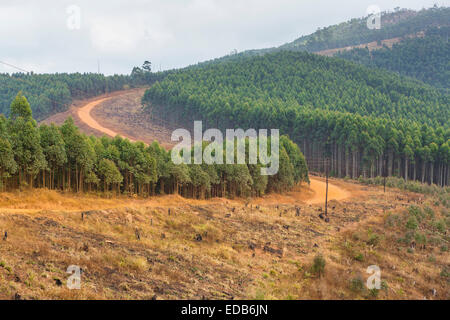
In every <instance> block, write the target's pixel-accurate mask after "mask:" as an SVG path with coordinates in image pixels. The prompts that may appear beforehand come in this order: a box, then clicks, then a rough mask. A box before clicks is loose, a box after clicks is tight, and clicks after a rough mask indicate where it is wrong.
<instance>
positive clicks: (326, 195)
mask: <svg viewBox="0 0 450 320" xmlns="http://www.w3.org/2000/svg"><path fill="white" fill-rule="evenodd" d="M325 175H326V185H327V189H326V191H325V217H326V216H328V158H326V159H325Z"/></svg>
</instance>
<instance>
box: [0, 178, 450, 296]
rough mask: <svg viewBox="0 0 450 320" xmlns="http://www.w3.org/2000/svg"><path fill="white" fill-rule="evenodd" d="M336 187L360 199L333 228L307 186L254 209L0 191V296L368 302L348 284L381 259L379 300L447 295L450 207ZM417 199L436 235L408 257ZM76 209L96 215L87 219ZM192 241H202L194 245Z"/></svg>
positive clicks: (337, 213)
mask: <svg viewBox="0 0 450 320" xmlns="http://www.w3.org/2000/svg"><path fill="white" fill-rule="evenodd" d="M334 183H335V184H337V185H339V186H341V187H342V188H345V189H346V190H348V192H350V193H351V194H352V196H353V199H349V200H343V201H340V202H338V201H331V202H330V208H331V212H332V213H331V216H330V217H331V222H330V223H329V224H327V223H325V222H323V221H322V220H320V219H319V217H318V213H319V209H320V207H321V206H320V205H307V204H305V203H304V202H301V201H300V200H298V199H301V198H298V197H302V196H304V195H305V194H306V193H305V190H301V193H295V192H294V193H291V194H287V195H283V196H280V195H272V196H269V197H267V198H264V199H257V200H255V201H254V202H253V203H252V204H251V205H249V206H248V207H246V206H245V204H244V202H243V201H242V200H224V199H214V200H212V201H193V200H186V199H182V198H179V197H176V196H164V197H157V198H153V199H150V200H140V199H130V198H120V199H104V198H98V197H96V196H76V195H62V194H59V193H56V192H50V191H43V190H40V191H35V192H24V193H14V194H11V193H9V194H1V195H0V207H1V208H2V209H0V230H1V231H3V230H7V231H8V235H9V236H8V239H7V240H6V241H2V242H1V243H0V298H3V299H10V298H14V297H17V298H18V297H19V296H20V298H24V299H35V298H41V299H42V298H51V299H54V298H57V299H104V298H107V299H108V298H118V299H130V298H137V299H150V298H152V297H154V296H155V295H156V298H157V299H182V298H193V299H201V298H208V299H232V298H234V299H242V298H250V299H255V298H256V299H262V298H264V299H291V298H292V299H298V298H303V299H322V298H331V299H359V298H368V299H373V298H374V297H373V296H372V295H371V294H370V292H368V291H367V290H366V289H363V290H360V291H359V290H358V286H356V287H355V285H353V286H352V285H351V283H352V280H353V283H358V281H356V280H354V279H358V277H359V276H361V277H362V279H363V280H364V281H363V282H364V283H365V279H367V277H368V275H367V274H366V268H367V266H369V265H373V264H376V265H378V266H380V268H381V270H382V280H384V281H385V282H384V283H383V285H386V286H387V289H384V290H381V291H380V292H379V293H378V298H385V299H399V298H401V299H422V298H424V297H426V298H430V299H431V298H432V299H449V298H450V296H449V295H448V293H449V292H450V290H449V288H450V287H449V282H448V273H447V278H445V277H444V274H442V275H441V273H442V271H443V270H444V268H445V266H446V264H448V252H443V251H441V249H440V248H441V247H443V246H445V245H447V246H448V242H449V238H448V224H447V227H446V228H445V230H444V232H447V235H445V234H444V233H443V232H440V231H437V230H436V229H435V227H433V225H434V224H432V222H431V221H433V220H434V221H439V220H441V219H443V218H444V214H446V215H447V223H448V209H444V208H443V207H442V206H440V205H439V203H437V202H436V201H435V200H434V198H432V197H429V196H426V197H424V196H421V195H418V194H413V193H406V192H402V191H398V190H389V192H388V193H387V194H386V196H385V195H383V193H382V190H381V189H380V188H379V187H374V186H371V187H363V186H360V185H355V184H351V183H346V182H342V181H334ZM414 203H415V204H417V205H419V206H420V207H423V206H425V205H428V206H430V208H432V209H433V211H434V213H435V215H436V216H435V217H434V218H424V220H423V222H422V223H421V225H420V227H419V228H420V232H424V233H427V232H430V235H429V236H428V237H429V239H430V240H429V242H428V244H427V246H426V248H425V249H419V247H417V248H416V250H415V251H410V252H408V251H407V248H408V247H409V244H406V243H399V242H398V240H397V239H398V238H402V237H403V236H404V234H405V232H406V230H405V219H407V217H408V214H407V213H406V210H407V208H408V207H409V206H410V205H411V204H414ZM277 204H281V205H280V209H279V210H278V209H276V205H277ZM295 204H298V205H300V206H301V207H302V214H301V216H300V217H296V216H295V210H293V208H294V205H295ZM256 205H259V206H260V209H256ZM250 206H252V209H251V208H250ZM233 207H234V208H236V211H235V212H234V213H232V212H231V209H232V208H233ZM32 208H34V210H32ZM168 208H171V214H170V215H169V214H168ZM81 210H83V211H86V210H91V212H90V214H89V215H88V216H87V217H86V218H85V220H84V221H82V220H81V214H80V212H81ZM285 210H286V211H285ZM280 212H281V214H280ZM388 212H392V213H394V214H398V218H395V219H394V218H388V216H389V214H388ZM228 215H230V216H228ZM392 221H394V223H392ZM136 229H138V230H139V233H140V236H141V240H140V241H138V240H137V239H136V235H135V232H136ZM197 234H200V235H202V238H203V240H202V241H200V242H199V241H195V239H194V238H195V236H196V235H197ZM374 234H376V235H377V237H374V236H373V235H374ZM374 238H376V240H374ZM431 239H433V241H431ZM317 253H322V254H323V255H324V257H325V260H326V266H325V275H324V276H323V277H321V278H318V277H317V276H316V275H314V274H313V273H312V272H311V271H310V267H311V264H312V261H313V258H314V257H315V256H316V254H317ZM355 257H358V258H357V259H355ZM361 257H362V258H361ZM359 260H362V261H359ZM71 264H75V265H79V266H81V267H82V268H83V274H82V289H81V290H72V291H71V290H68V289H67V288H66V287H65V283H66V279H67V277H68V274H66V269H67V267H68V266H69V265H71ZM447 272H448V271H447ZM56 279H59V280H60V281H61V282H62V285H60V286H58V285H57V280H56ZM433 289H435V290H436V291H437V295H436V296H433V295H432V290H433ZM16 294H17V295H16Z"/></svg>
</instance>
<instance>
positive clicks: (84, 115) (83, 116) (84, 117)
mask: <svg viewBox="0 0 450 320" xmlns="http://www.w3.org/2000/svg"><path fill="white" fill-rule="evenodd" d="M108 99H110V98H103V99H99V100H95V101H92V102H90V103H88V104H87V105H85V106H83V107H81V108H80V109H78V117H79V118H80V120H81V121H83V122H84V123H86V124H87V125H88V126H89V127H91V128H93V129H95V130H98V131H100V132H103V133H104V134H106V135H108V136H111V137H115V136H116V135H118V133H117V132H115V131H113V130H111V129H108V128H105V127H103V126H102V125H101V124H99V123H98V122H97V121H96V120H95V119H94V118H92V116H91V111H92V109H94V108H95V107H96V106H98V105H99V104H101V103H102V102H104V101H106V100H108ZM127 138H128V139H129V140H130V141H134V140H133V139H131V138H129V137H127Z"/></svg>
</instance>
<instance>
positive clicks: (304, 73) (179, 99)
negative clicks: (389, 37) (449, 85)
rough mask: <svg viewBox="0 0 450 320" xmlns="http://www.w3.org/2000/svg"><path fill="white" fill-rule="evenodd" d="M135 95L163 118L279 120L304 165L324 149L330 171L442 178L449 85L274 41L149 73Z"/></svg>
mask: <svg viewBox="0 0 450 320" xmlns="http://www.w3.org/2000/svg"><path fill="white" fill-rule="evenodd" d="M143 103H144V104H145V105H146V106H147V111H148V112H152V113H153V114H154V115H158V116H160V117H163V118H165V120H170V121H176V122H181V123H187V122H190V121H192V120H203V121H204V122H206V123H207V124H208V126H210V127H215V128H219V129H225V128H237V127H241V128H243V129H247V128H254V129H260V128H279V129H280V130H281V133H284V134H288V135H289V136H290V137H291V138H292V139H293V140H294V142H297V143H298V144H299V145H300V146H301V148H302V151H303V152H304V153H305V156H306V158H307V160H308V165H309V167H310V169H313V170H318V171H321V170H323V169H324V158H325V157H324V154H325V153H326V154H327V158H328V157H329V158H330V161H331V167H332V171H333V174H335V175H336V176H342V177H343V176H349V177H354V178H357V177H359V176H360V175H363V176H375V175H382V174H383V171H384V168H387V171H388V174H389V175H393V174H395V175H399V176H403V177H404V178H405V179H421V180H422V181H428V182H430V183H438V184H445V183H447V181H448V175H449V173H448V164H449V149H448V148H449V138H450V131H449V116H450V104H449V95H448V94H447V93H445V92H442V91H440V90H438V89H436V88H433V87H431V86H429V85H426V84H424V83H422V82H420V81H417V80H414V79H411V78H407V77H402V76H399V75H397V74H394V73H391V72H387V71H383V70H378V69H371V68H367V67H364V66H361V65H358V64H354V63H351V62H348V61H345V60H342V59H336V58H327V57H322V56H318V55H315V54H309V53H306V52H292V51H282V52H276V53H271V54H266V55H263V56H257V57H237V58H235V59H233V60H223V61H216V62H215V63H210V64H202V65H198V66H195V67H190V68H187V69H184V70H178V71H177V72H174V73H172V74H170V75H168V76H167V77H166V78H165V79H164V80H162V81H160V82H157V83H155V84H154V85H153V86H152V87H151V88H150V89H149V90H148V91H147V92H146V94H145V95H144V97H143ZM386 158H387V159H386ZM385 160H386V161H387V164H384V161H385Z"/></svg>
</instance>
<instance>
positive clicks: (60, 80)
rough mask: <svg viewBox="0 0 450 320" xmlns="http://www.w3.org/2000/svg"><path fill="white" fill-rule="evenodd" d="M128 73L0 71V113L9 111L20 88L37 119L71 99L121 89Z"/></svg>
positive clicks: (52, 112) (129, 80)
mask: <svg viewBox="0 0 450 320" xmlns="http://www.w3.org/2000/svg"><path fill="white" fill-rule="evenodd" d="M130 82H131V78H130V76H122V75H115V76H104V75H102V74H94V73H85V74H81V73H74V74H67V73H60V74H32V73H27V74H26V73H14V74H0V113H3V114H5V115H8V114H9V107H10V105H11V102H12V101H13V99H14V97H15V96H16V95H17V93H18V92H19V91H22V92H23V94H24V95H26V96H27V97H28V99H29V101H30V103H31V105H32V108H33V114H34V116H35V118H36V119H37V120H41V119H44V118H45V117H46V116H49V115H51V114H54V113H57V112H62V111H65V110H66V109H67V108H68V107H69V106H70V104H71V102H72V99H80V98H89V97H93V96H97V95H101V94H103V93H107V92H111V91H115V90H120V89H123V88H124V86H125V85H127V84H129V83H130Z"/></svg>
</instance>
